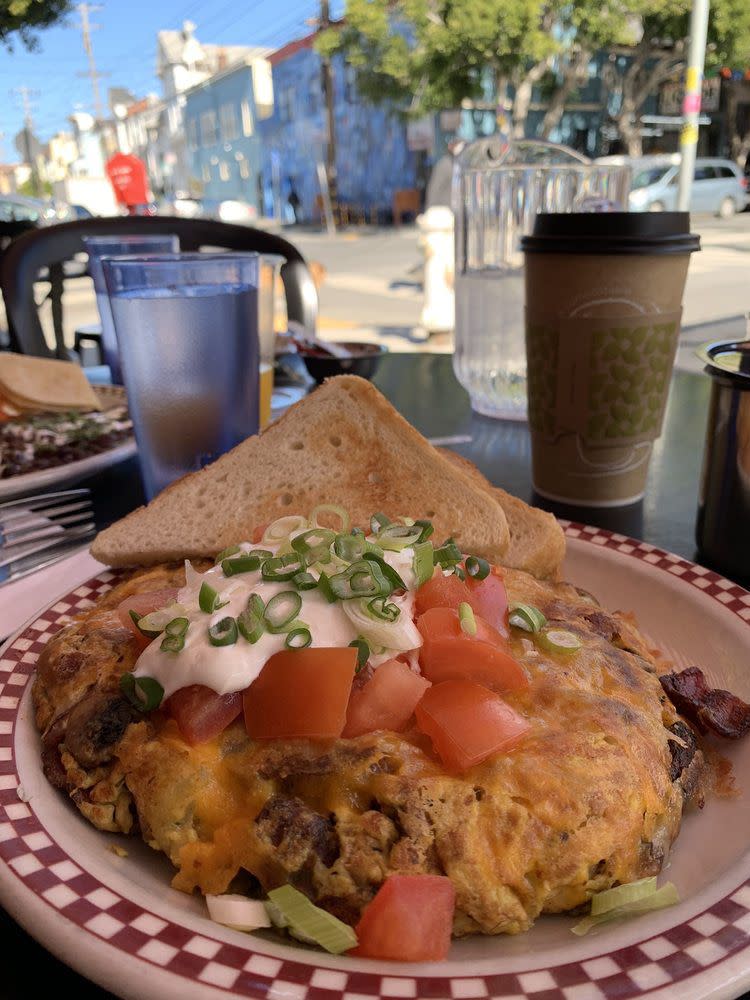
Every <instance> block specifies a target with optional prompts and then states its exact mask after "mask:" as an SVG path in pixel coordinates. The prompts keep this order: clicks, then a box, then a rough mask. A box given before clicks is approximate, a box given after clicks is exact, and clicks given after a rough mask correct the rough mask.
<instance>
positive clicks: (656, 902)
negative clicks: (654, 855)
mask: <svg viewBox="0 0 750 1000" xmlns="http://www.w3.org/2000/svg"><path fill="white" fill-rule="evenodd" d="M642 881H650V880H649V879H644V880H642ZM655 881H656V880H655V879H654V882H655ZM635 884H637V883H635ZM618 888H620V889H627V888H628V886H626V885H624V886H618ZM608 891H614V892H617V889H614V890H608ZM602 895H605V893H602ZM595 899H596V896H594V897H593V898H592V900H591V905H592V909H593V906H594V900H595ZM679 901H680V894H679V893H678V891H677V888H676V886H675V885H674V883H673V882H666V883H665V884H664V885H663V886H662V887H661V889H656V891H651V892H649V893H648V894H647V895H644V896H641V897H640V898H637V899H633V900H632V901H631V902H627V903H622V904H619V905H617V906H613V907H612V908H611V909H607V910H605V911H603V912H599V913H597V914H594V913H592V914H591V916H589V917H584V918H583V920H580V921H579V922H578V923H577V924H576V925H575V926H574V927H571V928H570V929H571V930H572V931H573V933H574V934H576V935H577V936H578V937H580V936H581V935H583V934H588V932H589V931H590V930H591V928H592V927H596V926H598V925H599V924H606V923H609V921H610V920H619V919H620V918H622V917H635V916H639V915H640V914H642V913H650V912H651V911H652V910H661V909H662V908H663V907H665V906H674V905H675V903H679Z"/></svg>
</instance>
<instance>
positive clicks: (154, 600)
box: [117, 587, 177, 645]
mask: <svg viewBox="0 0 750 1000" xmlns="http://www.w3.org/2000/svg"><path fill="white" fill-rule="evenodd" d="M176 600H177V588H176V587H165V588H164V589H163V590H149V591H147V592H146V593H145V594H132V595H131V596H130V597H126V598H125V600H124V601H121V602H120V603H119V604H118V605H117V614H118V615H119V616H120V621H121V622H122V623H123V624H124V625H127V626H128V628H129V629H130V630H131V631H132V632H133V633H134V635H136V636H137V637H138V638H139V639H142V640H144V645H148V644H149V642H151V640H150V639H148V638H146V637H145V636H144V635H143V633H142V632H140V631H139V630H138V626H137V625H136V624H135V622H134V621H133V619H132V618H131V617H130V612H131V611H135V613H136V614H137V615H147V614H150V613H151V612H152V611H158V610H159V608H166V606H167V605H168V604H171V603H172V602H173V601H176Z"/></svg>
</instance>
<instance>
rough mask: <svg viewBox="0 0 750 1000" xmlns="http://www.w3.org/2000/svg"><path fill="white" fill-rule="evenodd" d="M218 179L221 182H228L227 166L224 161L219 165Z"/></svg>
mask: <svg viewBox="0 0 750 1000" xmlns="http://www.w3.org/2000/svg"><path fill="white" fill-rule="evenodd" d="M219 177H220V178H221V180H223V181H228V180H229V164H228V163H227V161H226V160H222V161H221V163H220V164H219Z"/></svg>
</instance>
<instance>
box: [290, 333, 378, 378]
mask: <svg viewBox="0 0 750 1000" xmlns="http://www.w3.org/2000/svg"><path fill="white" fill-rule="evenodd" d="M339 346H340V347H343V348H345V349H346V350H347V351H348V352H349V355H350V357H348V358H333V357H330V356H329V355H327V354H323V352H322V351H321V352H320V353H319V354H318V353H315V352H313V351H307V350H304V349H300V350H299V357H301V358H302V361H303V362H304V365H305V368H307V371H308V373H309V375H310V377H311V378H313V379H315V381H316V382H317V383H318V384H320V383H321V382H322V381H323V380H324V379H327V378H331V377H332V376H333V375H359V376H360V377H361V378H372V376H373V375H374V374H375V372H376V370H377V367H378V365H379V364H380V359H381V357H382V356H383V354H385V352H386V350H387V348H385V347H384V346H383V345H382V344H373V343H360V342H357V341H345V342H344V343H340V344H339Z"/></svg>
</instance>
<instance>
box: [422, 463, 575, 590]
mask: <svg viewBox="0 0 750 1000" xmlns="http://www.w3.org/2000/svg"><path fill="white" fill-rule="evenodd" d="M439 450H440V451H441V453H442V454H443V456H444V458H446V459H447V460H448V461H449V462H451V464H453V465H455V467H456V468H458V469H461V470H462V471H463V472H465V473H466V474H467V475H468V476H470V477H471V478H472V480H473V481H474V483H475V484H476V485H477V486H478V487H479V488H480V489H483V490H485V492H486V493H488V494H489V495H490V496H491V497H493V498H494V499H495V500H496V501H497V502H498V504H499V505H500V506H501V507H502V508H503V511H504V512H505V517H506V519H507V521H508V529H509V531H510V540H509V542H508V547H507V548H506V550H505V552H504V553H503V555H502V557H501V559H500V563H501V564H502V565H503V566H509V567H510V568H511V569H522V570H525V571H526V572H527V573H531V574H532V576H536V577H538V578H539V579H540V580H559V579H560V571H561V569H562V562H563V559H564V558H565V534H564V533H563V530H562V528H561V527H560V525H559V523H558V521H557V518H556V517H555V516H554V514H550V513H549V512H548V511H546V510H540V509H539V508H538V507H530V506H529V504H527V503H524V501H523V500H519V498H518V497H514V496H513V495H512V494H511V493H506V492H505V490H503V489H500V487H499V486H493V485H492V483H490V482H489V480H487V479H485V477H484V476H483V475H482V473H481V472H480V471H479V469H477V467H476V466H475V465H474V464H473V463H472V462H470V461H469V459H468V458H464V457H463V456H462V455H458V454H457V453H456V452H453V451H447V450H444V449H442V448H441V449H439Z"/></svg>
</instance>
